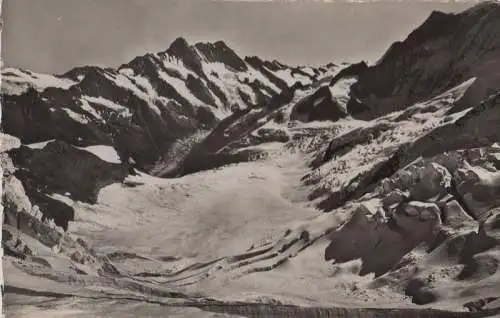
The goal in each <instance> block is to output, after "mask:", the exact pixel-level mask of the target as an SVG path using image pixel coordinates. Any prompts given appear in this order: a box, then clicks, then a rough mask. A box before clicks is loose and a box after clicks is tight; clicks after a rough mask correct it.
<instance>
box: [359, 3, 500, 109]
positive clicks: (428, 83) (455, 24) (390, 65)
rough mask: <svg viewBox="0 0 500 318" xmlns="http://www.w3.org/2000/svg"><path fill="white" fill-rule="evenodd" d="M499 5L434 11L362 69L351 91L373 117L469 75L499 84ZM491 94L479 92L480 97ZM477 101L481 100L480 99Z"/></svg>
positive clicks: (493, 86)
mask: <svg viewBox="0 0 500 318" xmlns="http://www.w3.org/2000/svg"><path fill="white" fill-rule="evenodd" d="M499 17H500V6H498V4H496V3H493V2H491V3H487V4H485V5H482V6H478V7H474V8H472V9H470V10H467V11H465V12H463V13H460V14H445V13H441V12H433V13H432V14H431V16H430V17H429V18H428V19H427V20H426V21H425V22H424V23H423V24H422V25H421V26H420V27H419V28H417V29H416V30H415V31H413V32H412V33H411V34H410V35H409V36H408V38H407V39H406V40H404V41H403V42H397V43H395V44H394V45H393V46H391V48H390V49H389V50H388V51H387V52H386V54H385V55H384V57H383V58H382V59H381V60H380V61H379V62H378V63H377V64H376V65H375V66H372V67H369V68H368V69H367V70H365V71H364V72H362V73H360V76H359V81H358V82H357V83H356V84H354V85H353V86H352V90H351V97H352V100H353V101H357V102H358V103H361V104H362V105H365V107H363V108H365V109H361V110H359V107H354V108H355V109H358V111H357V112H356V114H355V115H356V116H357V117H359V118H361V119H371V118H374V117H376V116H379V115H381V114H386V113H388V112H391V111H393V110H396V109H401V108H404V107H407V106H409V105H411V104H413V103H415V102H417V101H421V100H425V99H428V98H429V97H433V96H435V95H438V94H439V93H442V92H444V91H446V90H447V89H449V88H450V87H453V86H456V85H458V84H459V83H461V82H463V81H465V80H467V79H469V78H471V77H477V78H479V79H481V80H482V81H483V85H484V86H485V88H486V89H494V90H495V89H496V90H498V89H499V88H500V76H499V75H498V74H499V72H498V69H500V60H499V58H498V57H499V56H500V53H499V50H500V43H499V40H498V39H499V38H500V37H499V35H500V33H499V32H500V31H499V30H500V27H499V24H498V21H499ZM486 96H487V95H483V96H481V98H480V99H483V98H485V97H486ZM476 102H477V101H476Z"/></svg>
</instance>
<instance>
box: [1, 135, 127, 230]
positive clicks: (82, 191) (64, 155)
mask: <svg viewBox="0 0 500 318" xmlns="http://www.w3.org/2000/svg"><path fill="white" fill-rule="evenodd" d="M10 155H11V157H12V160H13V162H14V164H15V166H16V167H18V168H19V170H18V171H17V172H16V174H15V175H16V177H17V178H18V179H19V180H21V182H22V184H23V186H24V189H25V191H26V194H27V195H28V197H29V198H30V200H31V201H32V203H33V204H36V205H38V206H39V207H40V209H41V210H42V211H44V217H45V218H49V219H54V222H55V223H56V224H57V225H59V226H62V227H63V228H67V226H68V221H71V220H73V218H74V211H73V208H71V207H70V206H68V205H66V204H65V203H63V202H60V201H58V200H55V199H53V198H51V197H49V195H51V194H54V193H58V194H61V195H65V194H67V193H70V197H71V198H72V199H73V200H79V201H82V202H88V203H95V202H96V200H97V194H98V192H99V190H100V189H101V188H102V187H104V186H106V185H109V184H111V183H114V182H121V181H123V179H124V178H125V177H126V176H127V175H128V173H129V171H128V168H127V167H126V166H125V165H118V164H111V163H107V162H104V161H102V160H100V159H99V158H98V157H96V156H94V155H93V154H91V153H89V152H87V151H85V150H80V149H77V148H75V147H73V146H71V145H69V144H67V143H65V142H63V141H54V142H51V143H48V144H47V146H45V147H44V148H43V149H41V150H31V149H29V148H27V147H21V148H20V149H17V150H13V151H12V152H11V154H10Z"/></svg>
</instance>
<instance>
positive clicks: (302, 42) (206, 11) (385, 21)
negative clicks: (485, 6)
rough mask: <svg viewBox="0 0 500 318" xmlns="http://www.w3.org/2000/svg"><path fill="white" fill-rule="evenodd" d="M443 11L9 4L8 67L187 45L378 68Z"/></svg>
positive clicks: (40, 0)
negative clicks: (393, 48) (222, 45)
mask: <svg viewBox="0 0 500 318" xmlns="http://www.w3.org/2000/svg"><path fill="white" fill-rule="evenodd" d="M471 5H472V4H471V3H470V2H469V3H442V2H418V3H417V2H383V3H381V2H371V3H352V4H348V3H324V2H319V1H316V2H314V1H300V0H299V1H295V2H284V1H274V2H253V1H252V2H249V1H245V2H243V1H235V2H229V1H203V0H199V1H194V0H177V1H176V0H4V3H3V20H4V26H5V27H4V31H3V34H2V56H3V58H4V65H5V66H15V67H21V68H27V69H31V70H34V71H38V72H51V73H63V72H65V71H66V70H68V69H70V68H72V67H74V66H81V65H88V64H93V65H101V66H111V67H115V66H118V65H120V64H122V63H125V62H127V61H129V60H131V59H132V58H133V57H135V56H137V55H143V54H144V53H146V52H158V51H162V50H165V49H166V48H167V47H168V46H169V44H170V43H171V42H172V41H173V40H174V39H175V38H176V37H179V36H182V37H185V38H186V39H187V40H188V41H189V42H194V41H214V40H224V41H225V42H226V43H227V44H228V45H229V46H230V47H232V48H233V49H235V50H236V51H237V52H238V53H240V54H241V55H244V56H247V55H259V56H261V57H264V58H271V59H272V58H276V59H278V60H280V61H283V62H285V63H289V64H295V65H299V64H300V65H302V64H325V63H328V62H338V63H340V62H344V61H358V60H360V59H366V60H374V59H377V58H378V57H380V56H381V54H382V53H383V52H384V51H385V49H387V48H388V46H389V45H390V44H391V43H392V42H394V41H396V40H402V39H404V38H405V37H406V35H408V33H409V32H411V31H412V30H413V29H414V28H415V27H416V26H418V25H419V24H420V23H422V22H423V21H424V20H425V19H426V18H427V16H428V15H429V14H430V13H431V12H432V11H433V10H440V11H445V12H458V11H462V10H464V9H466V8H468V7H470V6H471Z"/></svg>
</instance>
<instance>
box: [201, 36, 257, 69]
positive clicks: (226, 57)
mask: <svg viewBox="0 0 500 318" xmlns="http://www.w3.org/2000/svg"><path fill="white" fill-rule="evenodd" d="M195 47H196V48H197V49H198V50H200V51H201V53H202V54H203V55H204V56H205V57H206V58H207V59H208V60H209V61H210V62H220V63H224V64H226V65H228V66H230V67H232V68H233V69H235V70H237V71H240V72H245V71H247V70H248V66H247V65H246V64H245V62H244V61H243V60H242V59H241V58H240V57H239V56H238V55H237V54H236V53H235V52H234V51H233V50H232V49H231V48H229V47H228V46H227V45H226V43H224V42H222V41H217V42H215V43H213V44H212V43H197V44H196V45H195Z"/></svg>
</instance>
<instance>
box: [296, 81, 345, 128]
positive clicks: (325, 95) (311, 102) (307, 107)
mask: <svg viewBox="0 0 500 318" xmlns="http://www.w3.org/2000/svg"><path fill="white" fill-rule="evenodd" d="M346 116H347V114H345V113H344V112H343V111H342V109H341V107H340V105H339V104H338V103H337V102H336V101H335V100H334V99H333V96H332V93H331V92H330V89H329V88H328V86H323V87H321V88H319V89H318V90H317V91H316V92H315V93H314V94H312V95H310V96H308V97H307V98H305V99H304V100H302V101H300V102H299V103H297V105H295V106H294V108H293V109H292V113H291V115H290V119H291V120H299V121H302V122H310V121H316V120H331V121H337V120H339V119H340V118H344V117H346Z"/></svg>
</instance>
